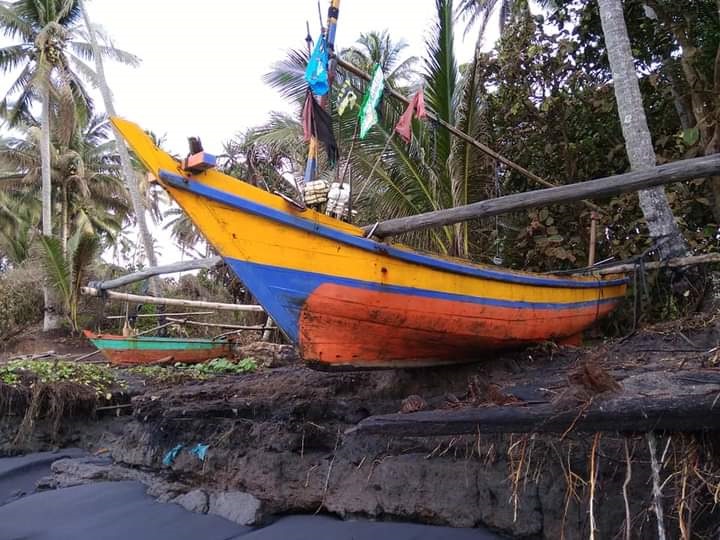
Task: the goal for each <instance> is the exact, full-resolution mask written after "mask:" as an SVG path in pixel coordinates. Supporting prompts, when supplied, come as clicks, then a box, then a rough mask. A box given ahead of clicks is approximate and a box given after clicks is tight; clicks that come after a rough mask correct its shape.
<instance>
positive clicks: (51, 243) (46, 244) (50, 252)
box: [39, 235, 71, 306]
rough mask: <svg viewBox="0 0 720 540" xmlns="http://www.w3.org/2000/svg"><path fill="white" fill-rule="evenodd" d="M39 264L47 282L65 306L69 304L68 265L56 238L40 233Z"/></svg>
mask: <svg viewBox="0 0 720 540" xmlns="http://www.w3.org/2000/svg"><path fill="white" fill-rule="evenodd" d="M39 241H40V245H41V246H42V249H41V250H40V254H41V264H42V266H43V270H44V271H45V276H46V278H47V280H48V284H49V285H50V286H51V287H52V288H53V289H54V290H56V291H57V292H58V294H60V296H61V297H62V299H63V301H64V303H65V305H66V306H69V305H70V301H71V297H70V265H69V264H68V261H67V259H66V258H65V256H64V255H63V250H62V245H61V243H60V240H59V239H58V238H55V237H53V236H45V235H41V236H40V237H39Z"/></svg>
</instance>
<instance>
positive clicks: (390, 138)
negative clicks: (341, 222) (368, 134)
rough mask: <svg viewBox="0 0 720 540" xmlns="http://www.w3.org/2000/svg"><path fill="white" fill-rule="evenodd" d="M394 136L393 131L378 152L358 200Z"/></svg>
mask: <svg viewBox="0 0 720 540" xmlns="http://www.w3.org/2000/svg"><path fill="white" fill-rule="evenodd" d="M394 135H395V132H394V131H393V132H392V133H391V134H390V136H389V137H388V138H387V140H386V141H385V146H383V149H382V150H381V151H380V154H379V155H378V157H377V160H375V163H374V164H373V167H372V169H370V174H369V175H368V177H367V180H365V183H364V184H363V187H362V188H361V189H360V193H358V196H357V198H358V200H359V199H360V197H362V194H363V192H364V191H365V188H366V187H367V186H368V184H369V183H370V179H371V178H372V176H373V174H374V173H375V169H377V166H378V165H379V164H380V161H381V160H382V157H383V155H385V151H386V150H387V148H388V146H389V145H390V141H391V140H392V138H393V136H394Z"/></svg>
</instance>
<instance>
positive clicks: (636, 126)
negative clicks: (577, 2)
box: [598, 0, 688, 258]
mask: <svg viewBox="0 0 720 540" xmlns="http://www.w3.org/2000/svg"><path fill="white" fill-rule="evenodd" d="M598 6H599V7H600V20H601V23H602V28H603V34H604V36H605V47H606V48H607V52H608V58H609V60H610V69H611V70H612V74H613V86H614V89H615V99H616V100H617V104H618V113H619V116H620V124H621V126H622V132H623V136H624V138H625V148H626V150H627V153H628V158H629V159H630V168H631V169H632V170H642V169H648V168H650V167H654V166H655V150H654V149H653V144H652V138H651V136H650V130H649V128H648V125H647V119H646V118H645V110H644V109H643V103H642V96H641V94H640V85H639V84H638V77H637V74H636V73H635V67H634V65H633V57H632V52H631V50H630V39H629V37H628V33H627V26H626V25H625V18H624V16H623V8H622V2H621V0H598ZM638 196H639V199H640V208H641V209H642V212H643V215H644V216H645V221H646V222H647V224H648V229H649V230H650V236H651V237H652V238H653V239H654V240H655V241H661V240H662V241H663V242H662V244H661V245H660V246H659V252H660V255H661V256H662V257H663V258H666V257H677V256H682V255H685V254H687V252H688V247H687V243H686V242H685V239H684V238H683V236H682V234H681V233H680V229H679V228H678V226H677V223H675V218H674V217H673V214H672V211H671V210H670V205H669V204H668V201H667V198H666V197H665V190H664V188H662V187H656V188H653V189H648V190H644V191H641V192H639V193H638Z"/></svg>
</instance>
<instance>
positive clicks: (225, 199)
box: [159, 170, 628, 289]
mask: <svg viewBox="0 0 720 540" xmlns="http://www.w3.org/2000/svg"><path fill="white" fill-rule="evenodd" d="M159 175H160V178H161V179H162V180H163V181H165V182H167V183H168V184H170V185H171V186H173V187H175V188H178V189H182V190H184V191H189V192H191V193H195V194H196V195H200V196H202V197H205V198H206V199H209V200H211V201H215V202H219V203H221V204H225V205H228V206H230V207H232V208H236V209H238V210H241V211H244V212H249V213H251V214H253V215H257V216H262V217H264V218H266V219H270V220H273V221H276V222H278V223H282V224H283V225H288V226H290V227H294V228H297V229H301V230H304V231H307V232H310V233H312V234H316V235H319V236H322V237H324V238H329V239H331V240H335V241H338V242H342V243H343V244H346V245H350V246H354V247H357V248H360V249H363V250H366V251H371V252H377V253H383V254H386V255H389V256H391V257H393V258H395V259H399V260H402V261H408V262H411V263H414V264H420V265H423V266H426V267H429V268H436V269H439V270H444V271H448V272H454V273H456V274H462V275H466V276H473V277H479V278H484V279H492V280H494V281H503V282H506V283H520V284H524V285H536V286H541V287H567V288H569V289H599V288H603V287H609V286H612V285H624V284H625V283H627V282H628V279H627V278H619V279H609V280H602V279H597V280H595V281H592V280H589V281H579V280H572V279H553V278H547V277H543V276H540V275H532V274H516V273H513V272H502V271H498V270H493V269H491V268H485V267H481V266H471V265H469V264H468V265H466V264H461V263H458V262H455V261H450V260H446V259H440V258H437V257H432V256H430V255H424V254H422V253H418V252H415V251H409V250H404V249H398V248H396V247H393V246H391V245H388V244H383V243H381V242H376V241H374V240H370V239H367V238H362V237H359V236H354V235H351V234H347V233H345V232H342V231H339V230H337V229H333V228H331V227H327V226H325V225H320V224H319V223H315V222H313V221H310V220H307V219H302V218H299V217H296V216H294V215H292V214H290V213H288V212H282V211H280V210H276V209H274V208H269V207H267V206H264V205H261V204H258V203H256V202H253V201H250V200H247V199H244V198H242V197H239V196H237V195H233V194H232V193H228V192H226V191H221V190H218V189H215V188H212V187H210V186H207V185H205V184H202V183H200V182H198V181H196V180H193V179H190V178H186V177H184V176H180V175H178V174H175V173H173V172H170V171H165V170H161V171H160V172H159ZM238 182H241V180H238Z"/></svg>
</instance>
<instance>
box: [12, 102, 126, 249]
mask: <svg viewBox="0 0 720 540" xmlns="http://www.w3.org/2000/svg"><path fill="white" fill-rule="evenodd" d="M55 123H56V124H57V125H59V124H60V123H61V122H55ZM16 130H17V131H19V132H20V133H21V134H22V135H23V137H10V138H5V139H2V140H0V171H2V172H0V187H2V193H3V197H4V199H5V200H6V201H8V205H6V206H7V208H8V209H9V208H16V209H18V208H19V209H22V213H20V214H18V212H16V213H15V217H14V223H15V224H16V227H17V230H22V229H23V228H24V227H27V226H28V225H30V226H31V227H32V226H34V223H33V220H32V215H33V214H32V209H33V208H34V207H35V206H37V205H36V204H34V203H36V201H35V200H34V194H35V193H37V189H38V186H39V184H40V183H41V168H42V164H41V162H40V158H39V152H38V144H39V141H40V139H41V138H42V137H41V134H40V127H39V125H38V124H37V122H35V123H34V124H32V125H17V126H16ZM60 131H61V132H62V131H63V130H60ZM109 132H110V128H109V126H108V122H107V119H106V118H105V117H101V116H96V117H93V118H92V119H91V120H90V121H89V122H88V123H87V125H86V126H82V129H79V130H78V132H76V133H75V134H73V135H72V136H71V137H70V138H67V137H66V136H64V135H63V134H62V133H60V134H58V133H55V132H54V133H53V137H52V138H51V141H52V144H51V147H50V155H51V158H52V159H51V162H52V168H51V179H52V186H53V190H52V194H51V201H52V202H53V203H54V204H53V205H54V207H58V208H60V213H59V216H56V222H57V223H59V227H58V228H59V230H60V231H61V234H60V245H61V247H62V250H63V252H64V253H66V252H67V246H68V240H69V238H70V237H71V236H72V235H73V234H75V233H76V232H77V231H79V230H82V231H85V232H86V233H89V234H95V235H98V236H100V237H101V239H105V240H110V239H112V238H114V237H115V235H116V234H117V232H118V231H119V230H120V228H121V225H122V222H123V221H124V220H125V219H126V218H127V216H128V212H129V210H128V203H127V196H126V193H125V191H124V189H123V185H122V181H121V180H120V178H119V174H118V167H117V157H116V156H115V154H114V153H113V152H112V150H113V148H114V146H113V145H112V144H111V143H110V142H109V139H108V136H109ZM6 214H7V215H8V216H10V215H11V214H10V211H7V212H6ZM0 215H2V206H1V205H0ZM18 215H24V216H26V217H25V219H19V218H18V217H17V216H18ZM16 262H19V261H16Z"/></svg>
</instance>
